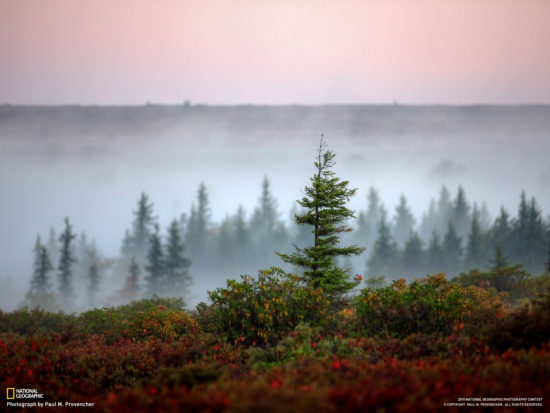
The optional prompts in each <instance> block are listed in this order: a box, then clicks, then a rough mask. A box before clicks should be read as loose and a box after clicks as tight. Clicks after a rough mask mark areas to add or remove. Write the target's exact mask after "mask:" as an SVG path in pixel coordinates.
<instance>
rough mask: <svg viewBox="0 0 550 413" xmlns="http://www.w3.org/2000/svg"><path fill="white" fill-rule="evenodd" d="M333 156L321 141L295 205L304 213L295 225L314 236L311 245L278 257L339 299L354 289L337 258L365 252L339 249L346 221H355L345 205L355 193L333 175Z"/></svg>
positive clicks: (307, 279)
mask: <svg viewBox="0 0 550 413" xmlns="http://www.w3.org/2000/svg"><path fill="white" fill-rule="evenodd" d="M335 156H336V155H335V154H334V153H332V152H331V151H330V150H327V149H325V143H324V142H323V140H322V139H321V142H320V143H319V149H318V151H317V156H316V158H315V163H314V165H315V173H314V175H313V177H312V178H310V182H311V185H310V186H306V187H305V188H304V197H303V198H302V199H300V200H298V201H297V202H298V204H299V205H300V206H301V207H302V208H304V210H305V211H304V213H302V214H299V215H298V214H296V215H295V221H296V224H298V225H307V226H308V227H309V228H311V230H312V233H313V245H312V246H311V247H305V248H300V247H297V246H296V251H295V252H294V253H292V254H281V253H277V254H278V255H279V256H280V257H281V258H282V259H283V261H285V262H287V263H289V264H292V265H295V266H298V267H301V268H304V275H303V277H304V279H305V280H306V281H309V282H311V283H312V284H313V285H314V286H318V287H321V288H323V290H325V291H326V292H327V293H329V294H330V295H338V294H341V293H344V292H346V291H347V290H349V289H350V288H352V287H353V285H354V284H353V283H352V282H351V281H350V280H349V277H350V275H349V272H348V270H347V269H344V268H341V267H339V266H338V265H337V261H336V260H337V258H338V257H347V256H350V255H359V254H361V253H362V252H363V251H364V248H360V247H358V246H356V245H351V246H348V247H340V245H339V243H340V236H339V234H341V233H343V232H349V231H351V228H349V227H348V226H347V225H345V222H346V220H348V219H349V218H354V214H353V211H352V210H350V209H348V208H347V207H346V203H347V202H349V200H350V198H351V197H352V196H353V195H355V192H356V191H357V189H348V184H349V182H348V181H341V180H340V178H337V177H335V176H334V175H335V173H334V172H333V171H332V168H333V167H334V164H335V163H334V158H335Z"/></svg>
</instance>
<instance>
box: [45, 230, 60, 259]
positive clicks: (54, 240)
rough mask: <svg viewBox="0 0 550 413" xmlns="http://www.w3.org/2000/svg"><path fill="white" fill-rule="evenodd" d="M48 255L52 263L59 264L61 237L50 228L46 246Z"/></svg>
mask: <svg viewBox="0 0 550 413" xmlns="http://www.w3.org/2000/svg"><path fill="white" fill-rule="evenodd" d="M46 249H47V250H48V255H49V256H50V260H51V262H52V263H57V262H59V237H58V236H57V235H56V234H55V229H54V228H53V227H50V234H49V237H48V243H47V244H46Z"/></svg>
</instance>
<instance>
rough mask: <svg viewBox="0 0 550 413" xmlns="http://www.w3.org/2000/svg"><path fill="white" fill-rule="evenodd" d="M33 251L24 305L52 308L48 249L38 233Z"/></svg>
mask: <svg viewBox="0 0 550 413" xmlns="http://www.w3.org/2000/svg"><path fill="white" fill-rule="evenodd" d="M33 252H34V274H33V277H32V279H31V285H30V288H29V291H28V292H27V294H26V296H25V305H27V306H29V307H30V308H41V309H44V310H53V308H52V304H53V301H54V297H53V294H52V292H51V284H50V280H49V276H48V274H49V273H50V271H52V270H53V265H52V262H51V260H50V256H49V253H48V250H47V249H46V247H45V246H43V245H42V243H41V240H40V235H39V236H37V238H36V243H35V246H34V249H33Z"/></svg>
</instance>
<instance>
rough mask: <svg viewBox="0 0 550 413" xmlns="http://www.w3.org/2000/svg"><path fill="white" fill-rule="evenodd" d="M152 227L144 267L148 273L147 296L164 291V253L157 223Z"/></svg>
mask: <svg viewBox="0 0 550 413" xmlns="http://www.w3.org/2000/svg"><path fill="white" fill-rule="evenodd" d="M154 228H155V229H154V232H153V233H152V234H151V236H150V238H149V252H148V254H147V266H146V267H145V269H146V270H147V272H148V273H149V275H148V276H147V278H146V281H147V294H148V296H149V297H152V296H153V295H160V294H163V293H164V291H165V277H164V275H165V274H164V270H165V266H164V253H163V251H162V242H161V238H160V230H159V226H158V224H155V227H154Z"/></svg>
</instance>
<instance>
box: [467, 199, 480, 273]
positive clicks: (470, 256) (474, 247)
mask: <svg viewBox="0 0 550 413" xmlns="http://www.w3.org/2000/svg"><path fill="white" fill-rule="evenodd" d="M483 262H484V240H483V234H482V232H481V225H480V222H479V209H478V208H477V206H474V210H473V213H472V220H471V223H470V233H469V234H468V242H467V245H466V258H465V262H464V266H465V269H466V270H473V269H482V268H481V267H482V266H483Z"/></svg>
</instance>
